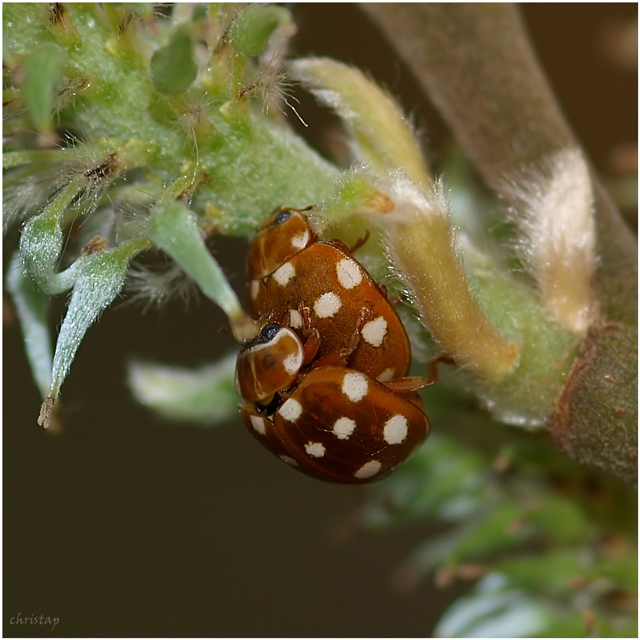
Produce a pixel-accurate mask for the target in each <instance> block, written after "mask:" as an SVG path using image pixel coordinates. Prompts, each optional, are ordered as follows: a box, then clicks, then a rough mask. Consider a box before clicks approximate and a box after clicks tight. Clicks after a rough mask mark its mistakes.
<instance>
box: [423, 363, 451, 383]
mask: <svg viewBox="0 0 640 640" xmlns="http://www.w3.org/2000/svg"><path fill="white" fill-rule="evenodd" d="M455 363H456V362H455V360H454V359H453V358H452V357H451V356H438V357H437V358H434V359H433V360H432V361H431V362H430V363H429V366H428V369H427V370H428V372H429V384H430V385H431V384H434V383H436V382H438V365H439V364H455Z"/></svg>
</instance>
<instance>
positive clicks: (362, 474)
mask: <svg viewBox="0 0 640 640" xmlns="http://www.w3.org/2000/svg"><path fill="white" fill-rule="evenodd" d="M380 469H382V464H381V463H380V462H379V461H378V460H370V461H369V462H367V463H366V464H363V465H362V466H361V467H360V468H359V469H358V470H357V471H356V472H355V473H354V474H353V475H354V476H355V477H356V478H360V480H365V479H366V478H371V477H372V476H375V475H376V473H378V471H380Z"/></svg>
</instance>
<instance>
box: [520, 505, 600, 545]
mask: <svg viewBox="0 0 640 640" xmlns="http://www.w3.org/2000/svg"><path fill="white" fill-rule="evenodd" d="M527 521H528V522H531V523H532V524H534V525H536V526H537V527H539V528H540V529H542V530H543V531H544V532H545V533H547V534H548V535H550V536H552V537H553V538H555V539H556V540H558V541H559V542H565V543H571V542H578V541H583V540H584V539H585V538H586V537H587V536H588V535H589V534H590V532H591V530H592V527H591V526H590V525H589V522H588V521H587V519H586V518H585V515H584V512H583V511H582V510H581V509H580V507H579V506H578V505H577V504H576V503H575V502H573V501H571V500H569V499H567V498H564V497H563V496H558V495H553V494H547V495H545V496H544V497H543V499H542V504H540V505H539V506H536V507H534V508H533V509H531V510H530V511H528V512H527Z"/></svg>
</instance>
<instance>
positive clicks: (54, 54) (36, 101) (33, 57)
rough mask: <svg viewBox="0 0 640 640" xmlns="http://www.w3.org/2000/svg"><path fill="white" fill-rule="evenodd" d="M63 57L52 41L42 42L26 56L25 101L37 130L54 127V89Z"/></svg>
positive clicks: (63, 60) (65, 56)
mask: <svg viewBox="0 0 640 640" xmlns="http://www.w3.org/2000/svg"><path fill="white" fill-rule="evenodd" d="M66 59H67V55H66V53H65V52H64V51H63V50H62V49H61V48H60V47H58V46H57V45H56V44H54V43H53V42H45V43H44V44H42V45H41V46H40V47H39V48H37V49H36V50H35V51H33V52H32V53H30V54H29V55H28V56H26V58H25V61H24V67H25V73H26V79H25V92H24V97H25V102H26V104H27V108H28V109H29V112H30V113H31V118H32V119H33V122H34V124H35V125H36V128H37V129H38V130H39V131H40V132H44V133H46V132H50V131H51V130H52V129H53V120H52V117H51V116H52V110H53V99H54V92H55V89H56V87H57V85H58V83H59V82H60V79H61V78H62V71H63V69H64V65H65V62H66Z"/></svg>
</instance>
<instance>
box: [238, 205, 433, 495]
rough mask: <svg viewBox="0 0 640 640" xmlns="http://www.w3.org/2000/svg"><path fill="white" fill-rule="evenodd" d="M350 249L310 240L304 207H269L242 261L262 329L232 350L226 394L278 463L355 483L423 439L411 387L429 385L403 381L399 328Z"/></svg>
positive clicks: (405, 345) (423, 424) (405, 343)
mask: <svg viewBox="0 0 640 640" xmlns="http://www.w3.org/2000/svg"><path fill="white" fill-rule="evenodd" d="M305 211H306V210H305ZM359 244H360V243H359ZM356 248H357V247H356ZM354 250H355V248H354ZM351 253H352V251H351V250H350V249H349V248H348V247H347V246H346V245H345V244H343V243H342V242H340V241H337V240H334V241H331V242H322V241H319V240H318V238H317V236H316V235H315V234H314V233H313V231H312V229H311V227H310V225H309V222H308V220H307V217H306V215H305V213H304V212H303V211H298V210H294V209H288V208H282V209H278V210H276V211H275V212H274V213H273V214H272V215H271V216H270V217H269V218H268V219H267V220H266V221H265V223H264V224H263V225H262V227H261V228H260V230H259V231H258V233H257V235H256V237H255V238H254V240H253V242H252V244H251V247H250V249H249V261H248V263H249V264H248V271H249V279H250V284H249V305H250V308H251V312H252V313H253V314H254V316H255V317H257V318H259V319H260V320H259V321H260V324H261V325H262V328H261V331H260V333H259V335H258V336H257V337H256V338H254V339H252V340H249V341H246V342H244V343H243V344H242V345H241V347H240V353H239V355H238V362H237V368H236V389H237V391H238V393H239V394H240V395H241V396H242V398H243V399H244V403H243V404H242V405H241V412H242V416H243V419H244V422H245V424H246V426H247V428H248V429H249V431H250V432H251V434H252V435H253V436H254V437H255V438H257V439H258V440H259V441H260V442H261V443H262V444H263V445H264V446H265V447H266V448H267V449H269V450H270V451H271V452H272V453H274V454H275V455H277V456H278V457H279V458H280V459H282V460H283V461H284V462H286V463H288V464H289V465H291V466H293V467H296V468H297V469H299V470H300V471H302V472H304V473H306V474H309V475H311V476H314V477H316V478H320V479H322V480H329V481H333V482H344V483H365V482H371V481H374V480H379V479H381V478H383V477H385V476H387V475H388V474H389V473H391V472H392V471H393V470H394V469H395V468H396V467H398V465H400V464H401V463H402V462H404V461H405V460H406V459H407V458H408V457H409V456H410V455H411V454H412V452H413V451H414V450H415V449H416V448H417V447H418V446H419V445H420V444H421V443H422V442H423V441H424V439H425V438H426V437H427V435H428V433H429V420H428V418H427V416H426V415H425V414H424V412H423V411H422V409H421V401H420V398H419V396H418V395H417V394H416V393H415V391H416V390H417V389H419V388H421V387H424V386H426V385H427V384H429V382H428V381H427V380H425V379H424V378H407V377H405V376H406V374H407V372H408V370H409V366H410V362H411V348H410V345H409V340H408V338H407V334H406V331H405V329H404V326H403V324H402V321H401V320H400V317H399V316H398V314H397V312H396V310H395V309H394V308H393V305H392V304H391V302H389V300H388V299H387V295H386V290H385V288H384V287H383V286H382V285H379V284H377V283H376V282H375V281H374V280H373V278H372V277H371V276H370V275H369V273H367V271H366V270H365V269H364V267H363V266H362V265H361V264H360V263H359V262H358V261H357V260H355V259H354V258H353V257H352V255H351Z"/></svg>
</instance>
